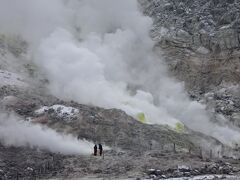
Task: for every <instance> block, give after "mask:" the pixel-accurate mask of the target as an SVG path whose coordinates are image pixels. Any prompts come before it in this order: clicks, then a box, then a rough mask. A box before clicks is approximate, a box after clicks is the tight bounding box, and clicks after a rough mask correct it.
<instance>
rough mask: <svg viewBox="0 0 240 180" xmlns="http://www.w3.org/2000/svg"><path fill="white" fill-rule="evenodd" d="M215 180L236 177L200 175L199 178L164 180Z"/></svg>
mask: <svg viewBox="0 0 240 180" xmlns="http://www.w3.org/2000/svg"><path fill="white" fill-rule="evenodd" d="M216 178H236V176H225V175H201V176H195V177H180V178H169V179H166V180H214V179H216Z"/></svg>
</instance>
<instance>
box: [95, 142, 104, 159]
mask: <svg viewBox="0 0 240 180" xmlns="http://www.w3.org/2000/svg"><path fill="white" fill-rule="evenodd" d="M98 149H99V155H100V156H102V153H103V147H102V145H101V144H99V145H98ZM93 155H94V156H97V145H96V144H95V146H94V152H93Z"/></svg>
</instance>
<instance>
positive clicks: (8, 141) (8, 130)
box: [0, 113, 93, 155]
mask: <svg viewBox="0 0 240 180" xmlns="http://www.w3.org/2000/svg"><path fill="white" fill-rule="evenodd" d="M0 141H1V143H3V144H4V145H7V146H11V145H14V146H30V147H37V148H40V149H45V150H49V151H51V152H60V153H62V154H83V155H86V154H91V152H92V147H93V144H92V143H90V142H88V141H83V140H77V139H76V138H74V137H73V136H71V135H61V134H59V133H57V132H56V131H54V130H52V129H49V128H47V127H42V126H40V125H37V124H31V123H28V122H26V121H22V120H20V119H19V118H17V117H16V116H14V115H7V114H4V113H1V114H0Z"/></svg>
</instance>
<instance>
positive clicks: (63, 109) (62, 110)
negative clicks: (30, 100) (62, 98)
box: [35, 104, 79, 118]
mask: <svg viewBox="0 0 240 180" xmlns="http://www.w3.org/2000/svg"><path fill="white" fill-rule="evenodd" d="M51 109H52V110H53V111H54V113H56V114H57V116H58V117H60V118H63V117H68V118H70V117H74V116H75V115H76V114H78V113H79V110H78V109H76V108H73V107H68V106H64V105H59V104H56V105H53V106H50V107H48V106H43V107H41V108H40V109H38V110H36V111H35V114H37V115H41V114H44V113H46V112H47V111H49V110H51Z"/></svg>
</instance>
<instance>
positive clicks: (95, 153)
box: [93, 144, 97, 156]
mask: <svg viewBox="0 0 240 180" xmlns="http://www.w3.org/2000/svg"><path fill="white" fill-rule="evenodd" d="M93 149H94V152H93V155H94V156H97V145H96V144H95V146H94V148H93Z"/></svg>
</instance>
